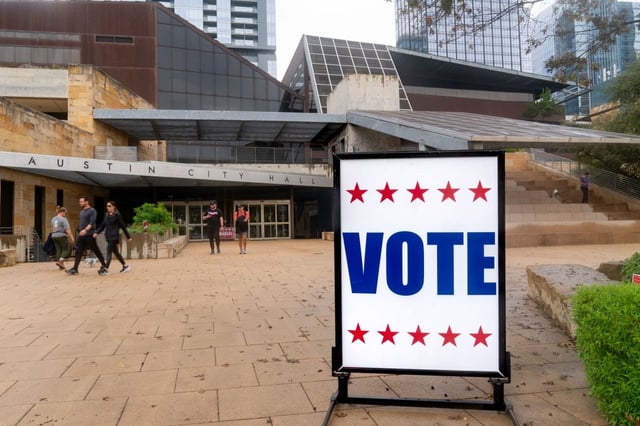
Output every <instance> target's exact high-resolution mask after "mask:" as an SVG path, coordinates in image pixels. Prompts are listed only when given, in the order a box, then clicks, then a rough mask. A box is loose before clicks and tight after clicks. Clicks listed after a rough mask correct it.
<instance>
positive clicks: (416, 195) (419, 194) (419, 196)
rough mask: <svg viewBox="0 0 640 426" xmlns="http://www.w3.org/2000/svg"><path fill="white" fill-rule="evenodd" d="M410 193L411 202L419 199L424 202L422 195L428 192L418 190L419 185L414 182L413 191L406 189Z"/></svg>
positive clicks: (424, 189)
mask: <svg viewBox="0 0 640 426" xmlns="http://www.w3.org/2000/svg"><path fill="white" fill-rule="evenodd" d="M407 191H409V192H410V193H411V202H412V203H413V201H414V200H417V199H420V200H422V201H424V193H425V192H427V191H428V189H427V188H420V183H419V182H416V187H415V188H413V189H407Z"/></svg>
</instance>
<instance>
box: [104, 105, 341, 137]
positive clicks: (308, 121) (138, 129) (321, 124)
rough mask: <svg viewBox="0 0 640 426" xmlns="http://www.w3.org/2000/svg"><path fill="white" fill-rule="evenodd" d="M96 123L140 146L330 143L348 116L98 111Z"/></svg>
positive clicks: (182, 111) (199, 111)
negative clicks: (162, 143) (142, 142)
mask: <svg viewBox="0 0 640 426" xmlns="http://www.w3.org/2000/svg"><path fill="white" fill-rule="evenodd" d="M93 118H94V119H96V120H98V121H101V122H103V123H105V124H108V125H109V126H112V127H115V128H117V129H120V130H122V131H124V132H125V133H127V134H129V135H131V136H132V137H134V138H136V139H139V140H166V141H168V142H171V141H196V140H198V141H212V142H228V143H233V142H236V143H254V142H268V143H275V144H279V143H283V144H286V143H300V142H317V143H328V142H329V141H330V140H331V139H333V137H334V136H335V135H336V134H337V133H338V132H339V131H340V130H341V129H342V128H343V127H344V126H345V124H346V117H345V115H344V114H302V113H284V112H282V113H281V112H275V113H274V112H247V111H201V110H198V111H186V110H117V109H96V110H94V112H93Z"/></svg>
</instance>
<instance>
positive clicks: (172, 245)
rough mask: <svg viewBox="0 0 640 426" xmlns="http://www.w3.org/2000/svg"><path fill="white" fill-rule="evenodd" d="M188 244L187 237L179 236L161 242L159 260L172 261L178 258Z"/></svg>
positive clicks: (158, 249) (158, 251)
mask: <svg viewBox="0 0 640 426" xmlns="http://www.w3.org/2000/svg"><path fill="white" fill-rule="evenodd" d="M187 243H188V239H187V236H186V235H179V236H177V237H173V238H169V239H168V240H164V241H162V242H159V243H158V247H157V253H158V259H171V258H174V257H176V255H177V254H178V253H180V251H181V250H182V249H183V248H185V246H186V245H187Z"/></svg>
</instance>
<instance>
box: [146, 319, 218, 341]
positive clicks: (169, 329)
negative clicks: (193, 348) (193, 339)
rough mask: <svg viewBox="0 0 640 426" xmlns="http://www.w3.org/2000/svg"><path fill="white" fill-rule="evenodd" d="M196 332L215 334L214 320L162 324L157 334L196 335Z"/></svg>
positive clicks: (164, 335) (166, 335)
mask: <svg viewBox="0 0 640 426" xmlns="http://www.w3.org/2000/svg"><path fill="white" fill-rule="evenodd" d="M196 334H213V321H208V322H191V323H186V324H184V323H170V324H160V326H159V327H158V330H157V331H156V336H162V337H169V336H194V335H196Z"/></svg>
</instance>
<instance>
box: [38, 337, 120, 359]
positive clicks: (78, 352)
mask: <svg viewBox="0 0 640 426" xmlns="http://www.w3.org/2000/svg"><path fill="white" fill-rule="evenodd" d="M120 344H121V341H120V340H110V341H98V342H90V343H72V344H68V345H58V346H56V348H55V349H54V350H52V351H51V353H49V354H48V355H47V359H60V358H75V357H78V356H100V355H113V354H114V353H115V352H116V350H117V349H118V347H119V346H120Z"/></svg>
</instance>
